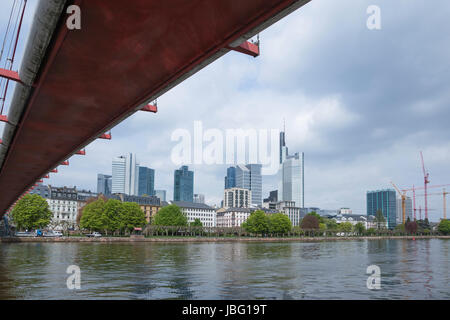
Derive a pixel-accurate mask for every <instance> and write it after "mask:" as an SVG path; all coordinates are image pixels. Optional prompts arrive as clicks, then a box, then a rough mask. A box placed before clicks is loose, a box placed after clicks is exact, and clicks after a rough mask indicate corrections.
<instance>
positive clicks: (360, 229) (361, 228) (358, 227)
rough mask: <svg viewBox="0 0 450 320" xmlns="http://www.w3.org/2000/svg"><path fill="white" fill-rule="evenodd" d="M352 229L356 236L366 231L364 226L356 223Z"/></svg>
mask: <svg viewBox="0 0 450 320" xmlns="http://www.w3.org/2000/svg"><path fill="white" fill-rule="evenodd" d="M354 229H355V231H356V233H357V234H363V233H364V231H366V227H365V226H364V224H363V223H362V222H358V223H357V224H355V227H354Z"/></svg>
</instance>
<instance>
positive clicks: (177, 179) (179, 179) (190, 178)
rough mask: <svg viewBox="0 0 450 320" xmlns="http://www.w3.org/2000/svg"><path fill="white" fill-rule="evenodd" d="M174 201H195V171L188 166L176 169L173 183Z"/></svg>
mask: <svg viewBox="0 0 450 320" xmlns="http://www.w3.org/2000/svg"><path fill="white" fill-rule="evenodd" d="M173 200H174V201H187V202H193V201H194V172H193V171H189V168H188V166H182V167H181V168H180V169H178V170H175V173H174V184H173Z"/></svg>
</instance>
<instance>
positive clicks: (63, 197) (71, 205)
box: [46, 186, 78, 230]
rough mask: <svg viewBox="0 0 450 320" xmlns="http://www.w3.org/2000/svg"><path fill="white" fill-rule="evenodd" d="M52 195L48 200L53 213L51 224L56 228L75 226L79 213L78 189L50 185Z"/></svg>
mask: <svg viewBox="0 0 450 320" xmlns="http://www.w3.org/2000/svg"><path fill="white" fill-rule="evenodd" d="M49 188H50V195H49V196H50V197H49V198H48V199H46V200H47V203H48V206H49V209H50V211H51V212H52V213H53V217H52V220H51V225H52V227H53V229H55V230H63V229H64V227H66V228H75V227H76V221H77V215H78V201H77V190H76V189H75V188H67V187H63V188H56V187H52V186H49Z"/></svg>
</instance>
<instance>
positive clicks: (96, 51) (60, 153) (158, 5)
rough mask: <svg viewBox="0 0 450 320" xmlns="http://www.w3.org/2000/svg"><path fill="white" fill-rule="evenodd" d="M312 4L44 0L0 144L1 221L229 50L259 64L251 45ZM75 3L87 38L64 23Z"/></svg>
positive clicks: (284, 0)
mask: <svg viewBox="0 0 450 320" xmlns="http://www.w3.org/2000/svg"><path fill="white" fill-rule="evenodd" d="M309 1H310V0H246V1H242V0H214V1H211V0H198V1H186V0H170V1H160V0H158V1H157V0H133V1H123V0H109V1H104V0H89V1H78V0H75V1H63V0H61V1H40V2H39V4H38V7H37V11H36V15H37V16H38V18H35V20H34V23H33V26H32V30H31V34H30V37H29V42H28V44H27V47H26V50H25V53H24V55H23V56H24V59H23V61H22V66H21V67H20V69H19V74H20V78H21V80H22V81H23V83H24V84H25V85H20V84H19V85H17V86H16V87H15V92H14V96H13V99H12V101H11V107H10V110H9V114H8V119H7V121H8V122H7V123H6V125H5V131H4V134H3V137H2V139H3V144H2V145H0V215H2V214H3V212H4V211H5V210H6V209H7V208H8V207H9V205H10V204H11V203H13V202H14V201H15V199H17V197H18V196H19V195H20V194H22V193H23V192H24V191H26V190H27V189H28V188H29V187H30V185H32V183H33V182H34V181H36V180H37V179H39V178H40V177H42V176H43V175H45V174H46V173H47V172H49V171H50V170H51V169H52V168H55V167H56V166H57V165H59V164H60V163H61V162H62V161H65V160H66V159H68V157H70V156H71V155H73V154H75V153H76V152H77V151H78V150H81V149H83V148H84V147H85V146H86V145H88V144H89V143H91V142H92V141H94V140H95V139H97V138H99V137H100V136H102V135H103V134H104V133H105V132H108V131H109V130H110V129H111V128H113V127H114V126H115V125H117V124H118V123H120V122H121V121H123V120H124V119H126V118H128V117H129V116H131V115H132V114H134V113H135V112H137V111H139V110H142V109H143V108H144V109H146V105H147V104H148V103H149V102H151V101H155V100H156V99H157V98H158V97H160V96H161V95H163V94H164V93H166V92H167V91H168V90H170V89H172V88H173V87H175V86H176V85H178V84H179V83H181V82H183V81H185V80H186V79H188V78H189V77H190V76H192V75H193V74H195V73H196V72H198V71H199V70H201V69H202V68H204V67H206V66H207V65H208V64H210V63H212V62H214V61H215V60H217V59H219V58H220V57H222V56H223V55H224V54H226V53H228V52H229V51H230V50H235V51H239V52H243V53H246V54H251V55H253V56H255V55H256V54H257V53H258V52H257V51H256V48H254V47H253V46H252V45H250V44H249V43H247V42H246V41H247V40H248V39H250V38H252V37H253V36H255V35H257V34H258V33H260V32H261V31H262V30H264V29H265V28H267V27H268V26H270V25H272V24H273V23H275V22H277V21H278V20H280V19H282V18H283V17H285V16H286V15H288V14H290V13H291V12H293V11H294V10H296V9H298V8H300V7H301V6H303V5H305V4H306V3H308V2H309ZM74 3H75V4H77V5H79V6H80V8H81V12H82V19H81V29H80V30H69V29H68V28H67V27H66V24H65V19H66V18H67V17H68V15H67V14H66V9H67V6H68V5H69V4H74ZM155 26H157V27H155ZM230 48H232V49H230ZM150 112H152V111H150ZM24 159H26V161H25V160H24Z"/></svg>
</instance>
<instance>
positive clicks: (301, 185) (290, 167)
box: [278, 131, 305, 208]
mask: <svg viewBox="0 0 450 320" xmlns="http://www.w3.org/2000/svg"><path fill="white" fill-rule="evenodd" d="M304 163H305V154H304V153H303V152H302V153H299V152H296V153H295V154H294V155H289V153H288V147H287V146H286V142H285V133H284V132H283V131H282V132H280V164H281V165H280V169H279V171H278V201H295V206H296V207H301V208H304V207H305V166H304Z"/></svg>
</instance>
